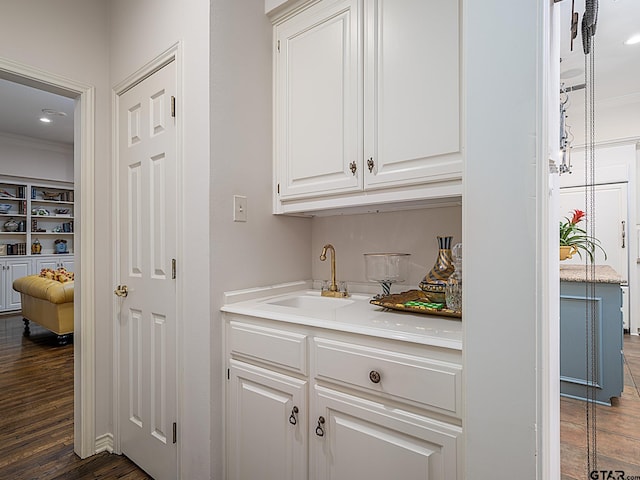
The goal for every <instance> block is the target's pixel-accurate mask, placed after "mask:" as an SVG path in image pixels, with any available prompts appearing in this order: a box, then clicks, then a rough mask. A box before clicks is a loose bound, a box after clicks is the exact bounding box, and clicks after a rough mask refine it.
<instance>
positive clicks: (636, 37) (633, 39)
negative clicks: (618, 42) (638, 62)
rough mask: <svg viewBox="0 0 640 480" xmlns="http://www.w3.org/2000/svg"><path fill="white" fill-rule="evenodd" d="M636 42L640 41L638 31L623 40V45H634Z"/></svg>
mask: <svg viewBox="0 0 640 480" xmlns="http://www.w3.org/2000/svg"><path fill="white" fill-rule="evenodd" d="M636 43H640V33H636V34H635V35H632V36H630V37H629V38H627V40H625V42H624V44H625V45H635V44H636Z"/></svg>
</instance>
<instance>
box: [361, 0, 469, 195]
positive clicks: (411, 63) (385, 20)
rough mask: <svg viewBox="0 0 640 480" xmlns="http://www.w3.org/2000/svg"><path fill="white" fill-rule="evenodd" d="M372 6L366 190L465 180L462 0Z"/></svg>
mask: <svg viewBox="0 0 640 480" xmlns="http://www.w3.org/2000/svg"><path fill="white" fill-rule="evenodd" d="M365 5H366V12H365V19H366V29H365V39H366V42H365V47H366V48H365V52H366V55H365V76H364V82H365V103H364V108H365V110H364V113H365V115H364V118H365V129H364V132H365V159H366V162H367V170H366V173H365V187H366V188H372V187H385V186H396V185H399V184H415V183H424V182H435V181H441V180H451V179H457V178H460V176H461V171H462V157H461V152H460V100H459V98H460V73H459V69H460V55H459V51H460V40H459V36H460V31H459V12H458V2H457V1H456V0H376V1H367V2H366V3H365Z"/></svg>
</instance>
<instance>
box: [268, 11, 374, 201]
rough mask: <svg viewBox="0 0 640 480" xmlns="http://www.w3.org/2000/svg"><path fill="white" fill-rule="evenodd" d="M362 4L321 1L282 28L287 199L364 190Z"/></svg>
mask: <svg viewBox="0 0 640 480" xmlns="http://www.w3.org/2000/svg"><path fill="white" fill-rule="evenodd" d="M359 5H360V2H359V0H339V1H336V0H325V1H321V2H319V3H317V4H315V5H314V6H312V7H310V8H308V9H307V10H304V11H303V12H301V13H300V14H298V15H295V16H294V17H292V18H290V19H288V20H286V21H285V22H284V23H282V24H280V25H278V26H277V27H276V31H275V32H276V33H275V35H276V41H277V43H276V53H275V69H276V77H275V78H276V80H275V83H276V85H275V87H276V92H275V99H276V105H275V109H276V120H275V132H276V135H275V143H276V145H275V158H276V172H277V174H276V176H277V182H278V183H279V196H280V199H281V200H286V199H294V198H304V197H309V196H317V195H318V194H319V193H322V194H333V193H345V192H352V191H357V190H360V189H361V188H362V165H361V162H362V112H361V110H362V108H361V100H360V98H361V92H362V90H361V88H362V87H361V81H362V76H361V75H362V74H361V68H360V66H361V65H362V63H361V58H360V56H361V41H360V37H361V36H360V19H359V17H360V15H361V11H360V10H361V9H360V6H359ZM352 162H355V164H353V165H354V166H355V167H356V168H357V170H355V172H352V171H351V167H350V165H351V164H352Z"/></svg>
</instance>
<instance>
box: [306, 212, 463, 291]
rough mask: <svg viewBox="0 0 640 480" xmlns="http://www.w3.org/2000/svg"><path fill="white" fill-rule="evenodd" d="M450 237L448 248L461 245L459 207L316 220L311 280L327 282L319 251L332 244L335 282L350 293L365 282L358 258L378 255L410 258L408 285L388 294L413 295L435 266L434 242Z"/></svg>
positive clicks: (325, 265) (326, 265)
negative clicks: (439, 237)
mask: <svg viewBox="0 0 640 480" xmlns="http://www.w3.org/2000/svg"><path fill="white" fill-rule="evenodd" d="M449 235H450V236H453V245H455V244H456V243H458V242H461V241H462V208H461V207H440V208H426V209H420V210H408V211H404V212H402V211H400V212H387V213H369V214H362V215H340V216H332V217H316V218H314V219H313V220H312V241H311V255H312V275H313V279H314V280H328V279H330V278H331V277H330V271H331V266H330V264H329V262H328V261H325V262H321V261H320V252H321V251H322V247H323V245H325V244H326V243H331V244H332V245H333V246H334V247H335V249H336V259H337V260H336V270H337V274H336V276H337V280H338V281H346V282H348V283H349V284H352V285H353V287H350V289H351V290H352V291H356V290H354V289H357V284H358V283H365V282H366V281H367V280H366V276H365V266H364V256H363V254H365V253H380V252H396V253H410V254H411V257H409V272H408V278H407V281H406V282H404V283H401V284H397V285H393V288H392V290H393V291H406V290H411V289H415V288H418V284H419V283H420V281H421V280H422V277H424V276H425V274H426V273H427V272H428V271H429V270H430V269H431V267H433V265H434V263H435V261H436V258H437V256H438V241H437V239H436V237H437V236H441V237H443V236H449ZM372 285H375V284H372ZM380 291H382V290H380Z"/></svg>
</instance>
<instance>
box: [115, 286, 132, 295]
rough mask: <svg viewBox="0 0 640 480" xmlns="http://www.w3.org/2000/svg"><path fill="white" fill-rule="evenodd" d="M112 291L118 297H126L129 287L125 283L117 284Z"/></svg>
mask: <svg viewBox="0 0 640 480" xmlns="http://www.w3.org/2000/svg"><path fill="white" fill-rule="evenodd" d="M113 293H115V294H116V295H117V296H119V297H126V296H127V295H129V288H128V287H127V286H126V285H118V286H117V287H116V289H115V290H114V291H113Z"/></svg>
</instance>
